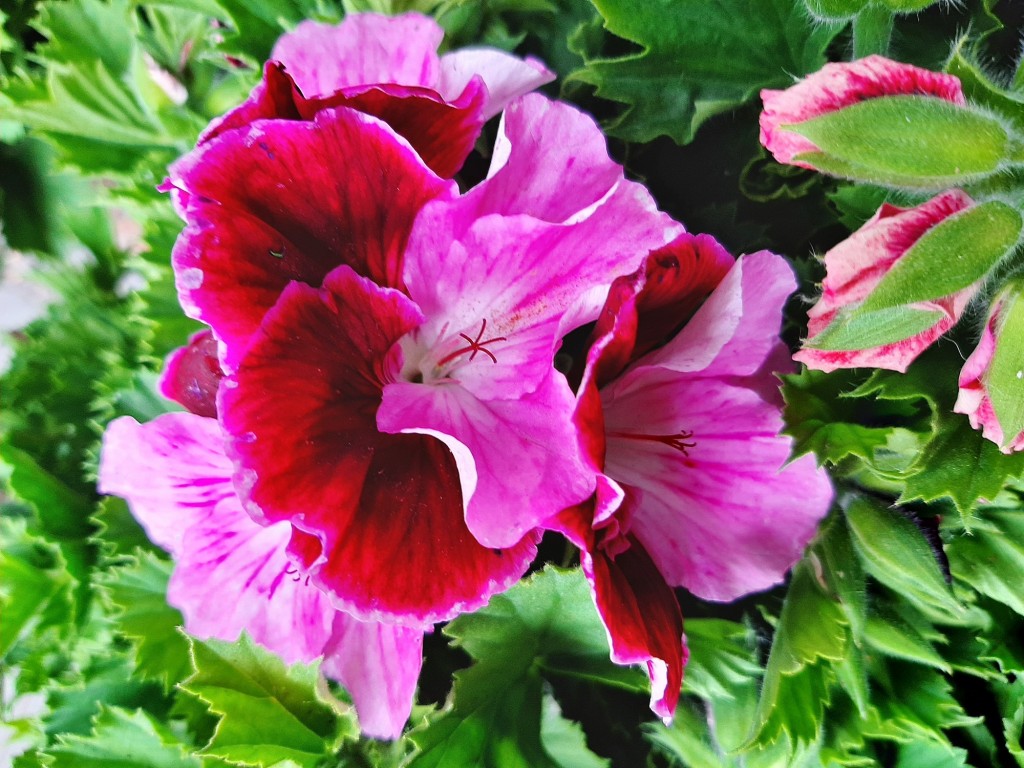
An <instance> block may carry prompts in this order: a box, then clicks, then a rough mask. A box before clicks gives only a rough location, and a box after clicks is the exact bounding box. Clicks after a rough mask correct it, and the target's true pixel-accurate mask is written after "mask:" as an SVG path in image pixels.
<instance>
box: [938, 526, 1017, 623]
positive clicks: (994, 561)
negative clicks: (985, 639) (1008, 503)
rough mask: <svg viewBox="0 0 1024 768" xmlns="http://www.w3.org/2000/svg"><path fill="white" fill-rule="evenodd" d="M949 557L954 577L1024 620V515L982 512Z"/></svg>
mask: <svg viewBox="0 0 1024 768" xmlns="http://www.w3.org/2000/svg"><path fill="white" fill-rule="evenodd" d="M946 554H947V555H949V566H950V569H951V570H952V572H953V576H954V577H956V578H957V579H959V580H960V581H963V582H965V583H967V584H970V585H971V586H972V587H973V588H974V589H976V590H978V592H980V593H981V594H983V595H988V596H989V597H991V598H992V599H993V600H998V601H999V602H1001V603H1003V604H1004V605H1006V606H1009V607H1010V608H1012V609H1013V610H1014V611H1016V612H1017V613H1018V614H1020V615H1021V616H1024V594H1022V592H1021V585H1022V584H1024V513H1021V512H1020V511H1018V510H1012V511H1011V510H998V509H983V510H980V511H979V512H978V513H977V515H976V517H975V518H974V520H973V521H972V523H971V530H970V532H964V533H962V534H961V535H959V536H957V537H955V538H953V539H951V540H950V541H949V543H948V544H947V545H946Z"/></svg>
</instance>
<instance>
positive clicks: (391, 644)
mask: <svg viewBox="0 0 1024 768" xmlns="http://www.w3.org/2000/svg"><path fill="white" fill-rule="evenodd" d="M422 665H423V631H422V630H419V629H411V628H409V627H398V626H394V625H391V624H380V623H377V622H363V621H359V620H358V619H354V618H352V617H351V616H348V615H347V614H345V613H342V612H340V611H339V612H337V613H336V614H335V618H334V628H333V631H332V632H331V637H330V639H329V640H328V642H327V646H326V647H325V648H324V661H323V664H322V665H321V667H320V669H321V671H322V672H323V673H324V674H325V675H327V676H328V677H332V678H334V679H336V680H338V681H339V682H341V684H342V685H343V686H345V690H347V691H348V692H349V694H350V695H351V696H352V701H353V702H354V703H355V705H356V713H357V714H358V715H359V727H360V729H361V730H362V731H363V733H365V734H366V735H367V736H371V737H373V738H376V739H397V738H398V737H399V736H401V735H402V727H403V726H404V725H405V723H406V721H407V720H408V719H409V715H410V713H411V712H412V705H413V703H414V701H415V694H416V681H417V680H418V678H419V675H420V667H421V666H422Z"/></svg>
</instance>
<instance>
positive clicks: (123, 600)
mask: <svg viewBox="0 0 1024 768" xmlns="http://www.w3.org/2000/svg"><path fill="white" fill-rule="evenodd" d="M171 568H172V566H171V564H170V563H169V562H167V561H165V560H158V559H157V558H156V557H155V556H154V555H153V554H152V553H150V552H138V553H137V561H136V562H135V563H134V564H133V565H129V566H123V567H121V568H114V569H112V570H111V571H109V572H107V573H106V574H104V578H103V584H104V586H105V587H106V590H107V592H108V594H109V595H110V600H111V602H112V603H113V604H114V605H115V606H116V607H117V608H119V609H120V614H119V615H118V616H117V626H118V628H119V629H120V631H121V632H123V633H124V634H125V635H127V636H128V637H130V638H132V639H133V640H135V644H136V645H135V666H136V669H137V670H138V671H139V673H140V674H141V675H142V676H143V677H144V678H146V679H150V680H157V681H159V682H160V683H161V684H163V686H164V689H165V690H169V689H170V688H171V687H172V686H174V684H175V683H177V682H179V681H180V680H183V679H184V678H185V677H186V676H187V675H188V674H189V673H190V672H191V670H192V664H191V660H190V658H189V645H188V640H186V639H185V637H184V635H182V634H181V633H180V631H179V630H180V628H181V626H182V623H183V622H182V618H181V613H180V612H179V611H178V610H177V609H176V608H172V607H171V606H169V605H168V604H167V597H166V594H167V580H168V579H169V578H170V574H171Z"/></svg>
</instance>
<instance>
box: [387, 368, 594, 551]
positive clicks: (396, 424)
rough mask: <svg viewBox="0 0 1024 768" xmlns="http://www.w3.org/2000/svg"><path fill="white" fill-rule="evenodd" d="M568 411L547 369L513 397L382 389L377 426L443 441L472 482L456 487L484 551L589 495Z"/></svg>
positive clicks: (400, 386)
mask: <svg viewBox="0 0 1024 768" xmlns="http://www.w3.org/2000/svg"><path fill="white" fill-rule="evenodd" d="M572 411H573V397H572V393H571V392H570V391H569V387H568V385H567V384H566V382H565V379H564V378H563V377H562V376H561V375H560V374H558V373H556V372H555V371H553V370H552V371H551V372H550V373H549V375H548V376H547V377H546V378H545V379H544V381H543V382H542V383H541V384H540V386H539V387H538V388H537V389H536V390H534V391H533V392H532V393H530V394H529V395H526V396H523V397H522V398H519V399H515V400H500V399H495V400H483V399H479V398H477V397H475V396H474V395H473V394H472V393H471V392H469V391H468V390H467V389H465V388H464V387H460V386H458V385H437V386H428V385H422V384H411V383H407V382H402V383H395V384H390V385H388V387H386V388H385V390H384V402H383V404H382V405H381V408H380V411H379V412H378V414H377V422H378V424H379V426H380V428H381V430H383V431H385V432H393V433H399V432H406V433H425V434H429V435H433V436H435V437H437V438H439V439H440V440H443V441H444V442H445V443H446V444H447V445H448V446H449V448H451V449H452V453H453V455H454V456H455V460H456V461H457V462H458V472H459V475H460V477H462V478H472V481H471V482H470V483H469V484H468V486H469V487H466V486H465V485H464V486H463V496H464V498H465V497H466V496H469V494H471V496H469V498H468V499H467V503H466V513H465V514H466V524H467V525H468V526H469V530H471V531H472V532H473V535H474V536H475V537H476V538H477V539H478V540H479V541H480V542H481V543H482V544H484V545H486V546H490V547H509V546H513V545H515V544H516V542H518V541H519V540H520V539H521V538H522V537H523V536H525V535H527V534H528V533H529V532H530V531H531V530H532V529H533V528H535V527H536V526H537V525H538V524H539V523H540V522H542V521H543V520H545V519H546V518H548V517H550V516H552V515H554V514H556V513H557V512H559V511H560V510H562V509H564V508H566V507H569V506H572V505H574V504H577V503H579V502H581V501H583V500H584V499H586V498H587V497H588V496H589V495H590V494H591V493H592V492H593V490H594V478H593V473H592V472H591V471H589V470H588V468H587V466H586V464H585V463H584V459H583V457H582V456H580V454H579V452H578V450H577V448H576V433H575V428H574V426H573V424H572V420H571V419H572Z"/></svg>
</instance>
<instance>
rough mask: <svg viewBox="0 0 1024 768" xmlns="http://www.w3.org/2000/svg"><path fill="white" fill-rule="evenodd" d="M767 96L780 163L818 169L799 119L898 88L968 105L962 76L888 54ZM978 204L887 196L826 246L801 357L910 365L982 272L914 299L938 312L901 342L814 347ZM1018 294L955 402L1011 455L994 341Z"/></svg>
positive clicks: (972, 360) (985, 335)
mask: <svg viewBox="0 0 1024 768" xmlns="http://www.w3.org/2000/svg"><path fill="white" fill-rule="evenodd" d="M761 96H762V99H763V101H764V111H763V112H762V114H761V143H762V144H763V145H764V146H765V147H766V148H767V149H768V150H769V151H770V152H771V153H772V154H773V155H774V156H775V159H776V160H778V161H779V162H780V163H787V164H790V165H798V166H802V167H804V168H810V169H815V164H814V160H813V158H814V156H815V153H817V152H818V151H819V148H818V146H817V145H815V143H814V142H813V141H811V140H810V139H808V138H805V137H804V136H801V135H800V134H799V133H797V132H793V131H791V130H788V129H790V128H792V127H793V126H798V125H799V124H800V123H805V122H806V121H809V120H812V119H814V118H817V117H820V116H822V115H827V114H830V113H835V112H838V111H840V110H843V109H844V108H847V107H850V106H852V105H857V104H860V103H862V102H865V101H870V100H873V99H880V98H885V97H894V96H915V97H921V98H925V99H937V100H941V101H944V102H947V103H949V104H952V105H954V107H956V108H960V109H964V108H966V105H967V100H966V99H965V97H964V93H963V88H962V85H961V82H960V80H959V79H958V78H957V77H955V76H953V75H950V74H944V73H937V72H931V71H929V70H926V69H921V68H919V67H915V66H911V65H909V64H903V63H900V62H895V61H890V60H889V59H886V58H884V57H882V56H869V57H867V58H864V59H861V60H859V61H854V62H846V63H834V64H828V65H826V66H825V67H824V68H823V69H822V70H821V71H819V72H817V73H815V74H813V75H811V76H810V77H807V78H806V79H804V80H803V81H801V82H800V83H798V84H796V85H794V86H793V87H791V88H789V89H787V90H785V91H772V90H766V91H763V92H762V94H761ZM907 120H908V122H909V121H910V118H909V117H908V118H907ZM913 130H914V127H913V126H908V127H907V131H913ZM894 151H896V152H899V151H900V148H899V147H896V148H894ZM976 205H977V203H976V201H975V200H974V199H972V198H971V196H970V195H968V194H967V193H966V192H964V191H963V190H961V189H948V190H946V191H944V192H942V193H941V194H939V195H937V196H935V197H933V198H932V199H930V200H928V201H927V202H924V203H922V204H920V205H918V206H916V207H913V208H899V207H896V206H893V205H889V204H885V205H883V206H882V207H881V208H880V209H879V210H878V211H877V213H875V215H874V216H873V217H872V218H871V219H870V220H869V221H868V222H867V223H865V224H864V226H863V227H861V228H860V229H859V230H857V231H856V232H854V233H853V234H852V235H851V236H850V237H849V238H848V239H846V240H844V241H843V242H841V243H839V244H838V245H836V246H835V247H834V248H832V249H831V250H830V251H828V252H827V253H826V254H825V256H824V262H825V269H826V277H825V280H824V283H823V284H822V295H821V298H820V299H819V301H818V303H817V304H816V305H815V306H814V307H813V308H812V309H811V310H810V312H809V313H808V314H809V319H810V322H809V338H808V339H807V342H806V346H805V347H804V348H803V349H802V350H801V351H800V352H798V353H797V354H796V355H795V359H797V360H799V361H801V362H803V363H805V364H806V365H807V366H808V367H810V368H815V369H818V370H822V371H833V370H836V369H839V368H855V367H860V366H865V367H876V368H886V369H889V370H894V371H900V372H905V371H906V370H907V367H908V366H909V365H910V363H911V362H913V360H914V359H915V358H917V356H918V355H920V354H921V353H922V352H923V351H924V350H925V349H927V348H928V347H929V346H930V345H931V344H932V343H933V342H935V341H936V340H937V339H938V338H939V337H940V336H942V335H943V334H945V333H946V332H947V331H949V330H950V329H951V328H952V327H953V326H954V325H956V323H957V322H958V321H959V320H960V318H961V316H962V315H963V314H964V311H965V310H966V308H967V306H968V305H969V304H970V303H971V301H972V300H973V299H974V298H975V296H976V295H977V294H978V293H979V291H981V289H982V288H983V287H984V286H985V283H986V281H985V280H984V279H979V280H977V281H975V282H974V283H972V284H970V285H968V286H966V287H964V288H961V289H959V290H956V291H954V292H951V293H950V294H949V295H947V296H944V297H942V298H939V299H936V300H933V301H924V302H916V303H913V304H911V306H913V307H914V308H917V309H920V310H926V311H931V312H934V318H935V320H934V322H933V323H931V324H930V325H929V326H928V327H926V328H923V329H922V330H920V331H919V332H917V333H915V334H914V335H912V336H910V337H909V338H906V339H904V340H902V341H897V342H894V343H885V344H880V345H876V346H870V347H867V348H864V349H846V350H826V349H817V348H815V347H814V339H815V337H816V336H818V335H819V334H821V333H822V332H824V331H825V330H826V329H827V328H828V327H829V326H830V325H831V324H832V322H833V321H834V320H835V319H836V317H837V315H838V314H839V313H840V312H842V311H843V310H844V309H846V308H849V307H853V306H856V305H857V304H859V303H860V302H863V301H864V300H865V299H866V298H867V297H868V296H869V295H870V294H871V292H872V291H873V290H874V289H875V288H876V287H877V286H878V285H879V283H880V282H881V280H882V278H883V277H884V276H885V275H886V274H887V273H888V272H890V271H891V270H892V269H893V267H894V266H895V265H896V264H897V263H898V262H899V261H900V260H901V259H903V258H904V257H905V256H906V255H907V254H908V253H909V252H910V251H911V249H913V248H914V247H915V245H917V244H918V243H920V242H921V241H922V239H923V238H926V237H927V236H928V235H929V233H930V232H932V231H933V230H934V229H935V228H936V227H937V226H938V225H940V224H942V223H943V222H945V221H946V220H947V219H950V218H952V217H956V216H957V215H959V214H962V213H964V212H966V211H969V210H971V209H972V208H973V207H975V206H976ZM1018 293H1019V288H1018V287H1016V286H1014V285H1012V284H1011V285H1009V286H1008V287H1007V289H1006V290H1005V291H1003V292H1001V293H1000V294H999V295H997V296H996V298H995V300H994V301H993V302H992V304H991V306H990V310H989V315H988V319H987V321H986V323H985V327H984V329H983V331H982V335H981V339H980V342H979V343H978V346H977V347H976V348H975V350H974V352H973V353H972V354H971V355H970V357H968V359H967V361H966V363H965V364H964V367H963V369H962V370H961V373H960V379H959V386H960V391H959V396H958V398H957V402H956V405H955V407H954V410H955V411H956V412H957V413H963V414H966V415H967V416H968V418H969V419H970V422H971V426H973V427H974V428H975V429H979V430H982V434H983V435H984V436H985V437H986V438H988V439H989V440H991V441H992V442H994V443H996V444H997V445H999V446H1000V447H1001V449H1002V450H1003V451H1004V452H1006V453H1010V452H1013V451H1019V450H1024V432H1022V433H1020V434H1017V435H1004V434H1003V432H1004V430H1003V428H1002V426H1001V425H1000V422H999V419H998V418H997V415H996V412H995V409H994V408H993V406H992V401H991V398H990V395H989V391H988V386H987V378H988V377H987V373H988V371H989V369H990V366H991V364H992V360H993V356H994V353H995V349H996V336H997V334H998V333H999V330H1000V329H1001V327H1002V326H1003V324H1004V317H1003V316H1004V314H1005V309H1006V305H1007V303H1008V302H1009V301H1011V300H1012V299H1013V298H1014V297H1015V296H1016V295H1017V294H1018ZM1017 375H1018V377H1019V376H1020V374H1017Z"/></svg>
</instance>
